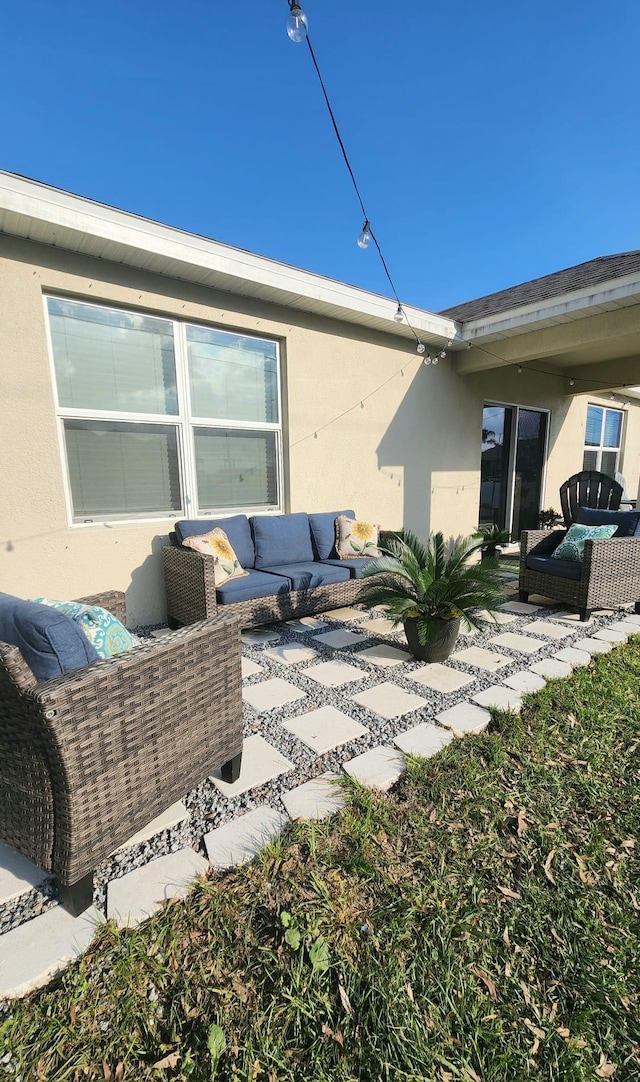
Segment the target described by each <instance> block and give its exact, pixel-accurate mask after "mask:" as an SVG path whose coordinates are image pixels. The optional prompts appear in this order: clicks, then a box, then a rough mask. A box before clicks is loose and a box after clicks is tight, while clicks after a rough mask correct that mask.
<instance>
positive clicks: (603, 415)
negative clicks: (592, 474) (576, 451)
mask: <svg viewBox="0 0 640 1082" xmlns="http://www.w3.org/2000/svg"><path fill="white" fill-rule="evenodd" d="M623 420H624V412H623V411H622V410H615V409H609V408H608V407H605V406H595V405H592V404H591V403H590V404H589V405H588V406H587V426H586V431H585V437H584V442H585V448H584V455H583V458H582V468H583V470H597V471H598V472H599V473H606V474H607V475H608V476H609V477H615V475H616V473H617V472H618V470H619V469H620V452H621V449H622V439H623Z"/></svg>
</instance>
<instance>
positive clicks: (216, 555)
mask: <svg viewBox="0 0 640 1082" xmlns="http://www.w3.org/2000/svg"><path fill="white" fill-rule="evenodd" d="M182 543H183V545H186V547H187V548H190V549H194V550H195V551H196V552H201V553H202V555H203V556H213V560H214V564H213V580H214V582H215V584H216V586H222V585H223V584H224V583H225V582H230V581H231V579H239V578H241V577H242V576H243V575H248V574H249V572H248V571H245V569H244V567H241V566H240V561H239V559H238V557H237V556H236V554H235V552H234V551H233V548H232V546H231V542H230V541H229V538H228V537H227V535H226V533H225V532H224V530H221V529H220V527H219V526H216V528H215V529H214V530H211V532H210V533H200V534H196V535H195V536H194V537H187V538H185V540H184V541H183V542H182Z"/></svg>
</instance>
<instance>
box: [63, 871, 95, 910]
mask: <svg viewBox="0 0 640 1082" xmlns="http://www.w3.org/2000/svg"><path fill="white" fill-rule="evenodd" d="M60 901H61V902H62V904H63V906H64V908H65V909H66V910H67V912H68V913H70V914H71V916H72V917H79V916H80V914H81V913H84V912H85V910H87V909H88V908H89V906H90V905H92V904H93V872H87V874H86V875H83V877H82V879H78V880H77V881H76V882H75V883H69V884H68V885H65V884H64V883H61V884H60Z"/></svg>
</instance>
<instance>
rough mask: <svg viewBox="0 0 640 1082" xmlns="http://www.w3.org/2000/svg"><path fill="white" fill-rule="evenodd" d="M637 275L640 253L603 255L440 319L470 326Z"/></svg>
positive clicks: (460, 306)
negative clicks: (473, 323)
mask: <svg viewBox="0 0 640 1082" xmlns="http://www.w3.org/2000/svg"><path fill="white" fill-rule="evenodd" d="M637 271H640V251H635V252H620V253H619V254H618V255H602V256H599V257H598V258H597V259H590V260H589V262H588V263H579V264H578V266H577V267H568V268H567V269H566V270H561V271H556V272H555V274H545V275H544V277H543V278H534V279H533V280H532V281H531V282H523V283H522V285H519V286H512V287H511V288H510V289H501V290H500V292H499V293H489V294H487V296H486V297H478V298H477V299H476V300H474V301H466V302H465V303H464V304H456V305H454V307H453V308H445V309H444V310H443V311H442V312H440V313H439V315H441V316H448V317H450V318H451V319H455V320H458V322H460V323H468V322H469V321H470V320H472V319H481V318H482V317H483V316H494V315H497V314H498V313H499V312H507V311H509V309H511V308H522V307H523V306H524V305H527V304H534V303H535V302H536V301H546V300H549V299H550V298H551V297H560V296H562V295H563V294H564V293H573V292H575V291H576V290H578V289H584V288H585V287H586V286H595V285H599V284H600V283H602V282H608V281H611V279H613V278H623V277H624V276H625V275H626V274H633V273H634V272H637Z"/></svg>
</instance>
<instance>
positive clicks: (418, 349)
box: [416, 342, 427, 353]
mask: <svg viewBox="0 0 640 1082" xmlns="http://www.w3.org/2000/svg"><path fill="white" fill-rule="evenodd" d="M426 348H427V347H426V346H425V344H424V342H418V345H417V346H416V352H417V353H424V351H425V349H426Z"/></svg>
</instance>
